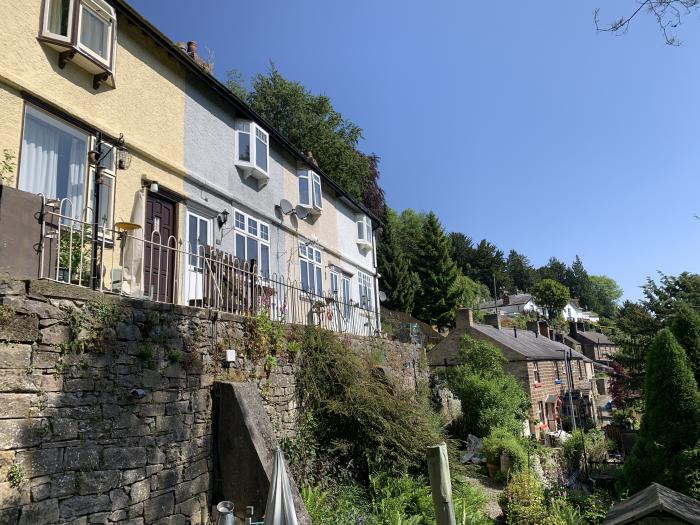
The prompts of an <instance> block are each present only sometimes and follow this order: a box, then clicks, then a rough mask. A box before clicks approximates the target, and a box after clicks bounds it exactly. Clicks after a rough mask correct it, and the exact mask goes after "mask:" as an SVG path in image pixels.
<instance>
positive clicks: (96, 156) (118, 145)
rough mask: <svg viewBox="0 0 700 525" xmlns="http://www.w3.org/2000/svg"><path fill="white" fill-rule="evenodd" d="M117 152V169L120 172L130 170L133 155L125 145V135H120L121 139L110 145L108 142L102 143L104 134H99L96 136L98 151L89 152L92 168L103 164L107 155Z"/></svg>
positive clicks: (89, 161)
mask: <svg viewBox="0 0 700 525" xmlns="http://www.w3.org/2000/svg"><path fill="white" fill-rule="evenodd" d="M102 146H109V148H104V150H103V147H102ZM115 149H116V150H117V151H116V153H117V154H116V159H117V169H119V170H126V169H129V165H130V164H131V153H129V151H128V150H127V149H126V146H125V145H124V134H123V133H122V134H120V135H119V138H118V139H117V141H116V142H115V143H114V144H112V145H110V144H109V143H107V142H103V141H102V134H101V133H97V136H96V149H94V150H90V151H88V163H89V164H90V165H91V166H97V165H99V164H100V162H102V161H103V160H104V159H105V158H106V157H107V155H109V154H110V153H112V151H114V150H115Z"/></svg>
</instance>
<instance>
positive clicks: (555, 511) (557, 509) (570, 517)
mask: <svg viewBox="0 0 700 525" xmlns="http://www.w3.org/2000/svg"><path fill="white" fill-rule="evenodd" d="M549 515H550V516H554V517H556V518H557V519H558V520H560V522H561V523H562V524H563V525H586V522H585V521H584V520H583V518H582V517H581V512H580V511H579V509H578V507H576V506H575V505H573V504H572V503H570V502H569V501H567V500H566V499H564V498H557V499H555V500H554V501H552V503H551V505H550V506H549Z"/></svg>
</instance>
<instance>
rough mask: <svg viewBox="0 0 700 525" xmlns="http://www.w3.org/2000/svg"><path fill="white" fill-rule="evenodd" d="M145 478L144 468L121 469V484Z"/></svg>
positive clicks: (128, 483) (129, 483)
mask: <svg viewBox="0 0 700 525" xmlns="http://www.w3.org/2000/svg"><path fill="white" fill-rule="evenodd" d="M145 478H146V469H142V468H135V469H130V470H123V471H122V486H123V485H131V484H132V483H136V482H137V481H141V480H142V479H145Z"/></svg>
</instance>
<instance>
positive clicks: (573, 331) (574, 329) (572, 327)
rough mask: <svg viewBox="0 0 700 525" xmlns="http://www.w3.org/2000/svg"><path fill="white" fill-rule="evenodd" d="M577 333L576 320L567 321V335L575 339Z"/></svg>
mask: <svg viewBox="0 0 700 525" xmlns="http://www.w3.org/2000/svg"><path fill="white" fill-rule="evenodd" d="M577 334H578V327H577V326H576V321H569V335H570V336H571V337H573V338H574V339H576V335H577Z"/></svg>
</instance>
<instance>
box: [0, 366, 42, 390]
mask: <svg viewBox="0 0 700 525" xmlns="http://www.w3.org/2000/svg"><path fill="white" fill-rule="evenodd" d="M41 379H42V378H41V376H40V375H39V374H33V373H30V374H28V373H27V372H26V371H25V370H0V392H37V391H38V390H39V386H40V385H41Z"/></svg>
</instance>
